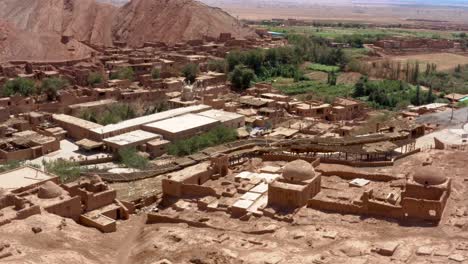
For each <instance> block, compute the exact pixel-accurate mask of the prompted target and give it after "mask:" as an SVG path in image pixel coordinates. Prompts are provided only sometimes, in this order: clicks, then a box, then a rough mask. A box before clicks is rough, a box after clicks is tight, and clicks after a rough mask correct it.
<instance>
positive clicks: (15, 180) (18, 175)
mask: <svg viewBox="0 0 468 264" xmlns="http://www.w3.org/2000/svg"><path fill="white" fill-rule="evenodd" d="M53 178H55V176H54V175H52V174H47V173H45V172H43V171H41V170H38V169H34V168H31V167H22V168H18V169H15V170H11V171H7V172H4V173H2V174H0V188H3V189H6V190H10V191H12V190H16V189H19V188H23V187H28V186H30V185H33V184H37V183H40V182H43V181H47V180H50V179H53Z"/></svg>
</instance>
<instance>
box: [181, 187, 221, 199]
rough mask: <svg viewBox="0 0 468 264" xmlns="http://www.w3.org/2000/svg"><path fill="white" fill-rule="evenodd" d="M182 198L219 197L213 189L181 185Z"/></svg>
mask: <svg viewBox="0 0 468 264" xmlns="http://www.w3.org/2000/svg"><path fill="white" fill-rule="evenodd" d="M181 191H182V196H183V197H187V196H188V197H193V196H195V197H205V196H215V197H219V195H218V194H217V193H216V191H215V190H214V189H213V188H210V187H205V186H201V185H194V184H183V185H182V188H181Z"/></svg>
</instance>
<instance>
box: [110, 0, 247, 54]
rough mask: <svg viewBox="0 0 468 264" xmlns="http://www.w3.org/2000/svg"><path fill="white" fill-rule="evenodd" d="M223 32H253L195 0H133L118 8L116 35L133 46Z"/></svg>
mask: <svg viewBox="0 0 468 264" xmlns="http://www.w3.org/2000/svg"><path fill="white" fill-rule="evenodd" d="M223 32H229V33H231V34H232V35H233V36H234V37H236V38H242V37H246V36H253V32H252V31H251V30H249V29H248V28H243V27H242V25H241V24H239V22H238V21H237V20H236V19H235V18H233V17H232V16H230V15H229V14H228V13H226V12H224V11H222V10H221V9H219V8H213V7H209V6H207V5H205V4H202V3H200V2H197V1H192V0H159V1H153V0H133V1H132V2H130V3H129V4H127V5H125V6H123V7H122V8H121V9H120V10H119V13H118V15H117V17H116V18H115V24H114V36H115V37H116V38H118V39H121V40H124V41H127V42H128V44H129V45H130V46H141V45H142V44H143V43H144V42H147V41H163V42H166V43H176V42H180V41H184V40H190V39H200V38H202V37H203V36H205V35H206V36H210V37H218V36H219V34H220V33H223Z"/></svg>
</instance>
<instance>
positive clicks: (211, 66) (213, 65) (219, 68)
mask: <svg viewBox="0 0 468 264" xmlns="http://www.w3.org/2000/svg"><path fill="white" fill-rule="evenodd" d="M208 70H209V71H214V72H220V73H225V72H226V61H225V60H210V61H209V62H208Z"/></svg>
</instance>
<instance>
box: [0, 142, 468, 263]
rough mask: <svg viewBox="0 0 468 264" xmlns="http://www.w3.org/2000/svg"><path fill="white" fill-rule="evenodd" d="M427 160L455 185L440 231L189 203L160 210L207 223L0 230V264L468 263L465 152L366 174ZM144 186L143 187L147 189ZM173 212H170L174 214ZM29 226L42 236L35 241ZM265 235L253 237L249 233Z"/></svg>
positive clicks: (23, 224)
mask: <svg viewBox="0 0 468 264" xmlns="http://www.w3.org/2000/svg"><path fill="white" fill-rule="evenodd" d="M427 157H432V159H433V165H434V166H437V167H441V168H442V169H443V171H444V173H445V174H446V175H447V176H449V177H451V178H452V180H453V184H452V194H451V196H450V199H449V201H448V205H447V208H446V211H445V213H444V218H443V220H442V222H441V223H440V224H439V225H438V226H433V225H428V224H425V223H421V222H414V223H412V222H398V221H393V220H391V219H376V218H368V217H361V216H355V215H340V214H334V213H323V212H320V211H316V210H313V209H308V208H302V209H300V210H299V211H298V212H297V214H296V215H295V216H294V223H293V224H290V223H286V222H279V221H276V220H272V219H270V218H266V217H261V218H251V219H250V220H248V221H241V220H239V219H233V218H230V217H229V215H227V214H225V213H223V212H212V213H206V212H200V211H198V210H196V208H195V207H196V206H195V205H194V203H193V202H194V201H191V200H179V201H178V202H177V203H176V204H175V207H170V208H168V209H164V210H165V211H171V210H172V212H173V213H174V215H178V217H180V218H182V219H190V220H192V221H197V222H200V223H205V224H207V227H206V228H197V227H193V226H188V225H187V224H148V225H147V224H144V221H145V217H144V216H143V215H144V214H142V216H136V215H135V216H132V217H131V219H130V220H128V221H123V222H119V223H118V231H117V232H115V233H111V234H101V233H100V232H98V231H97V230H95V229H92V228H86V227H83V226H80V225H77V224H76V223H74V222H73V221H71V220H68V219H67V220H65V221H64V222H63V220H62V219H61V218H60V217H57V216H54V215H49V214H47V213H44V214H43V215H39V216H33V217H31V218H28V219H26V220H23V221H15V222H13V223H11V224H7V225H4V226H1V227H0V244H2V243H3V244H5V243H7V244H8V245H9V247H8V248H7V249H4V250H8V251H9V252H13V256H11V257H8V258H4V259H1V260H0V262H1V263H8V264H13V263H15V264H16V263H28V264H29V263H47V264H55V263H65V262H66V263H68V264H74V263H86V264H98V263H103V264H104V263H105V264H108V263H117V264H131V263H139V264H154V263H156V262H157V261H160V260H162V259H168V260H170V261H171V262H172V263H177V264H178V263H206V264H211V263H212V264H215V263H216V264H228V263H229V264H230V263H233V264H234V263H253V264H257V263H258V264H265V263H276V264H286V263H304V264H306V263H307V264H309V263H324V264H325V263H330V264H331V263H334V264H335V263H351V264H353V263H354V264H365V263H367V264H369V263H381V264H385V263H392V264H393V263H397V264H399V263H448V264H452V263H453V264H455V263H462V264H463V263H465V264H466V263H468V244H467V243H466V242H467V241H468V202H467V201H466V199H465V198H466V194H467V188H468V186H467V185H468V177H467V170H466V166H465V164H466V163H467V162H468V155H466V152H449V151H435V150H432V151H430V152H423V153H419V154H416V155H413V156H410V157H408V158H406V159H403V160H400V161H398V162H397V164H396V165H395V166H394V167H385V168H369V169H368V170H371V171H372V170H378V171H383V172H389V173H405V172H408V171H410V170H411V169H412V168H414V166H415V165H418V164H420V163H421V162H422V161H423V160H426V159H427ZM146 183H148V182H146ZM176 208H177V210H174V209H176ZM32 227H40V228H41V229H42V232H40V233H38V234H34V233H33V232H32V230H31V229H32ZM259 230H261V231H263V232H260V233H257V234H255V233H252V231H259ZM382 243H396V244H397V245H398V248H397V250H396V251H395V254H394V255H393V256H392V257H387V256H381V255H379V254H377V253H375V252H372V248H374V247H376V246H379V245H381V244H382ZM453 259H457V260H453Z"/></svg>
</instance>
